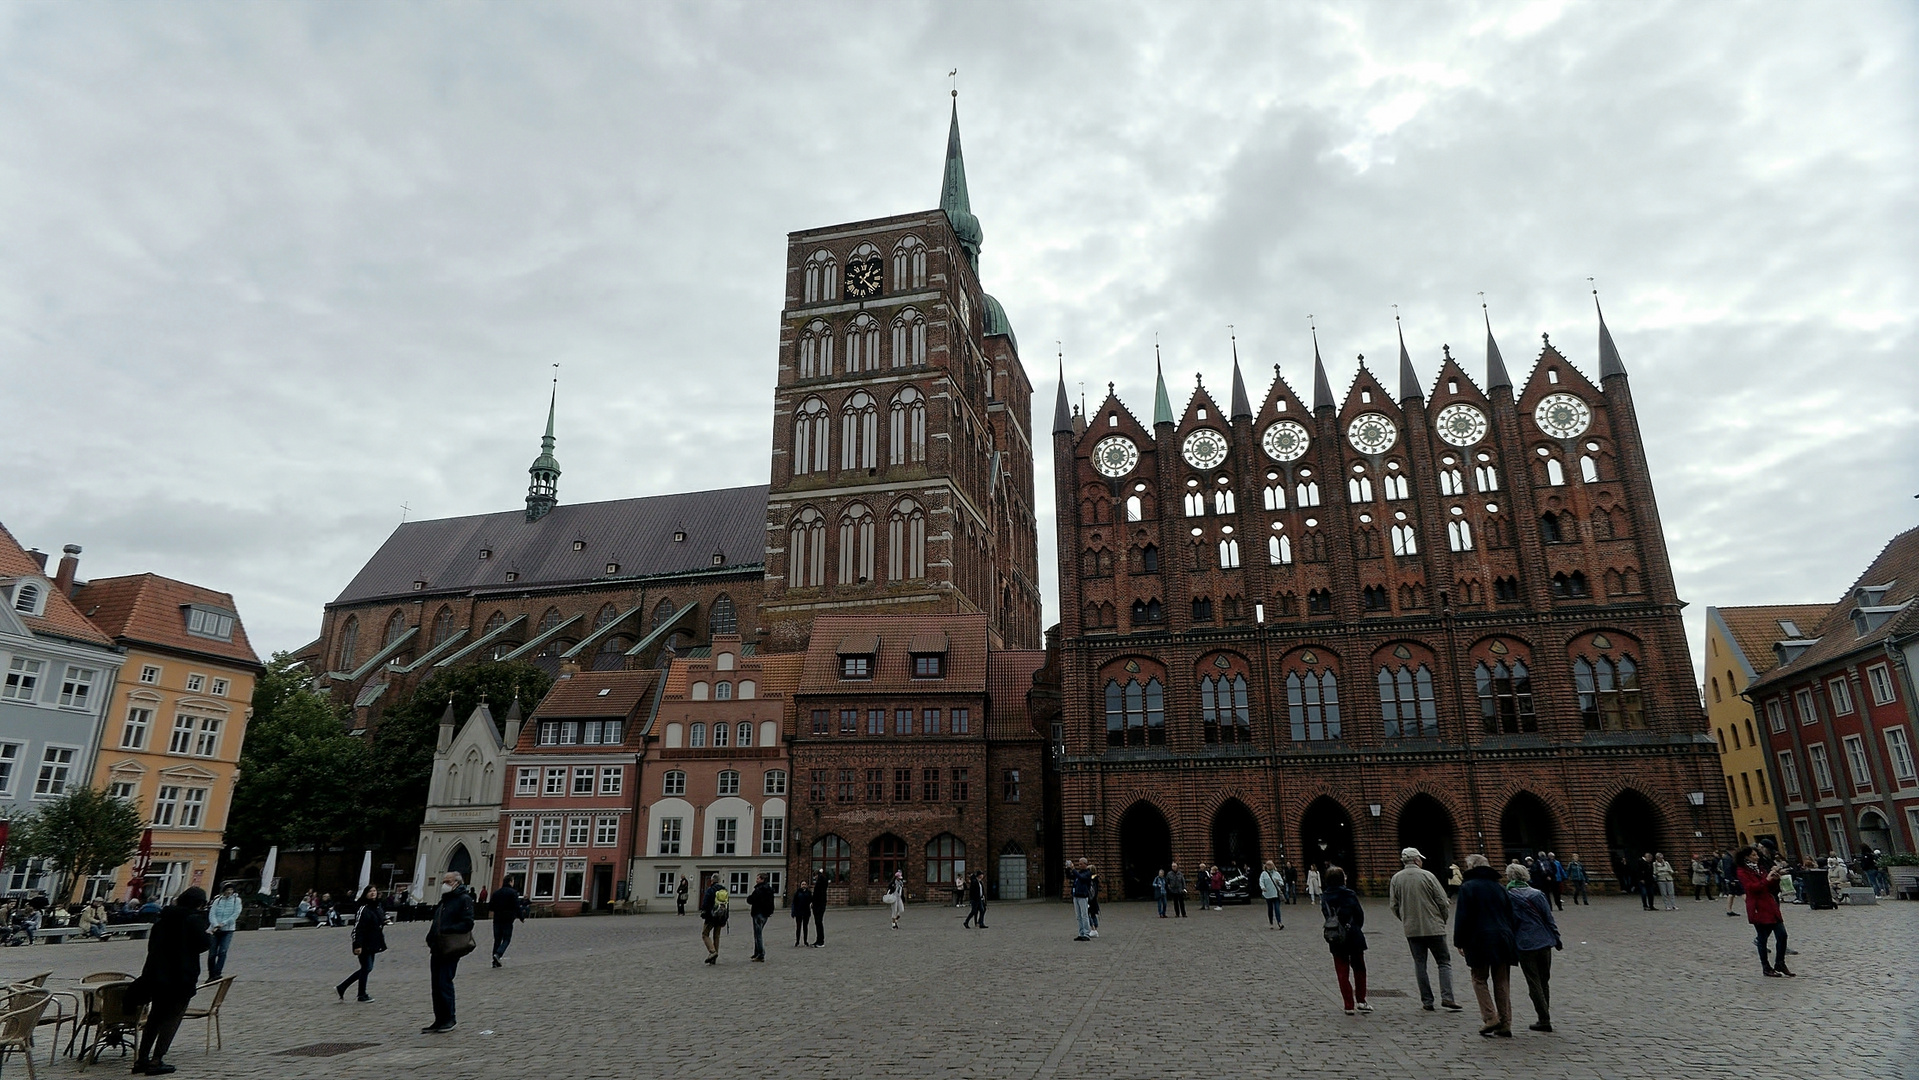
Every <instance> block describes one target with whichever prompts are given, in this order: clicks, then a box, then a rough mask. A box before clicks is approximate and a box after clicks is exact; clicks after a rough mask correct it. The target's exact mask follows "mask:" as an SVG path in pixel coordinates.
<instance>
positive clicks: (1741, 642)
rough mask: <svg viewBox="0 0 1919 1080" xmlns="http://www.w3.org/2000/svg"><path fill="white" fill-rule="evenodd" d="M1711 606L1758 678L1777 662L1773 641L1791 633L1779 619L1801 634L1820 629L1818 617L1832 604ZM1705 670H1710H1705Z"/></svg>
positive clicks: (1780, 639) (1752, 675)
mask: <svg viewBox="0 0 1919 1080" xmlns="http://www.w3.org/2000/svg"><path fill="white" fill-rule="evenodd" d="M1712 610H1713V611H1715V612H1717V613H1718V615H1719V621H1720V622H1721V623H1722V624H1724V625H1725V628H1726V632H1727V633H1728V634H1730V635H1731V636H1732V641H1733V644H1734V645H1736V646H1738V647H1739V651H1740V652H1741V653H1743V654H1744V655H1745V658H1746V663H1747V664H1748V665H1750V666H1751V668H1752V671H1751V672H1750V673H1749V674H1750V676H1751V677H1752V678H1754V679H1757V678H1759V677H1761V676H1763V675H1765V674H1767V673H1768V672H1770V671H1772V669H1773V668H1776V667H1778V666H1779V654H1778V653H1776V652H1774V651H1773V648H1772V645H1773V642H1775V641H1786V640H1788V639H1790V638H1791V637H1793V635H1791V634H1788V633H1787V632H1786V629H1785V628H1784V627H1782V626H1780V625H1779V624H1780V623H1781V622H1789V623H1791V624H1793V625H1794V626H1797V627H1798V628H1799V631H1800V633H1802V634H1814V633H1817V632H1818V630H1819V623H1820V621H1821V620H1823V619H1824V618H1825V617H1826V613H1827V612H1829V611H1831V610H1832V605H1831V604H1767V605H1763V606H1755V607H1716V608H1713V609H1712ZM1707 674H1708V675H1710V674H1712V672H1710V671H1708V672H1707Z"/></svg>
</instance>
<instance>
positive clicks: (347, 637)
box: [340, 615, 360, 671]
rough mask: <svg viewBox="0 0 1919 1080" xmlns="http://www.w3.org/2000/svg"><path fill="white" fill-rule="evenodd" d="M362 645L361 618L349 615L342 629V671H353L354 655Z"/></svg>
mask: <svg viewBox="0 0 1919 1080" xmlns="http://www.w3.org/2000/svg"><path fill="white" fill-rule="evenodd" d="M359 645H360V617H359V616H358V615H348V616H347V617H346V625H345V626H343V627H341V628H340V670H341V671H352V670H353V658H354V653H355V652H356V651H357V650H358V649H359Z"/></svg>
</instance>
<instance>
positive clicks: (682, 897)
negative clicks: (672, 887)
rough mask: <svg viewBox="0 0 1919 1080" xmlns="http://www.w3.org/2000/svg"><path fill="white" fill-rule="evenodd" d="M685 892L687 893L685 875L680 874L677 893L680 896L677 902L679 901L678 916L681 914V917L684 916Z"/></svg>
mask: <svg viewBox="0 0 1919 1080" xmlns="http://www.w3.org/2000/svg"><path fill="white" fill-rule="evenodd" d="M686 892H687V886H686V875H685V874H681V875H680V890H679V893H680V895H679V901H680V914H682V915H684V914H686Z"/></svg>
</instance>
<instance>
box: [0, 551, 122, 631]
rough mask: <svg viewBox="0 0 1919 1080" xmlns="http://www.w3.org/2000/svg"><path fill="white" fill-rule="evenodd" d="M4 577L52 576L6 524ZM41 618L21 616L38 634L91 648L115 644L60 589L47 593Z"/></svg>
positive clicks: (0, 565)
mask: <svg viewBox="0 0 1919 1080" xmlns="http://www.w3.org/2000/svg"><path fill="white" fill-rule="evenodd" d="M0 577H36V578H42V579H44V580H46V581H48V582H51V581H52V580H53V577H52V575H50V574H48V573H47V572H46V571H45V570H42V569H41V568H40V564H39V563H37V562H34V561H33V556H31V555H29V554H27V551H26V549H25V548H23V547H21V546H20V542H19V541H18V540H15V539H14V538H13V534H12V533H10V532H8V531H7V527H6V526H5V525H4V524H0ZM41 610H42V612H43V614H41V615H39V616H33V615H25V614H21V615H20V621H21V622H23V623H25V624H26V625H27V629H29V630H32V631H33V632H34V633H36V634H46V635H49V636H51V637H60V638H66V639H68V640H70V641H83V642H86V643H87V644H89V645H112V644H113V642H112V641H111V640H110V639H109V638H108V637H107V636H106V635H105V634H102V633H101V632H100V629H99V628H98V627H96V626H94V625H93V624H92V623H90V622H88V621H87V620H86V617H85V616H84V615H81V614H80V611H79V609H78V608H76V607H75V606H74V605H73V601H71V600H69V599H67V598H66V597H65V596H62V595H61V594H60V592H59V590H57V589H51V588H49V589H48V590H47V602H46V604H45V605H44V606H43V607H42V609H41Z"/></svg>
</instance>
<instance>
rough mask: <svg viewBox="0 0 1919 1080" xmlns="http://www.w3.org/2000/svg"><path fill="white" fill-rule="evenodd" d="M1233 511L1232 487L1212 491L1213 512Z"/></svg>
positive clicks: (1228, 512) (1225, 512)
mask: <svg viewBox="0 0 1919 1080" xmlns="http://www.w3.org/2000/svg"><path fill="white" fill-rule="evenodd" d="M1233 512H1234V506H1233V489H1232V488H1220V489H1218V490H1217V491H1215V492H1213V513H1215V514H1230V513H1233Z"/></svg>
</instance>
